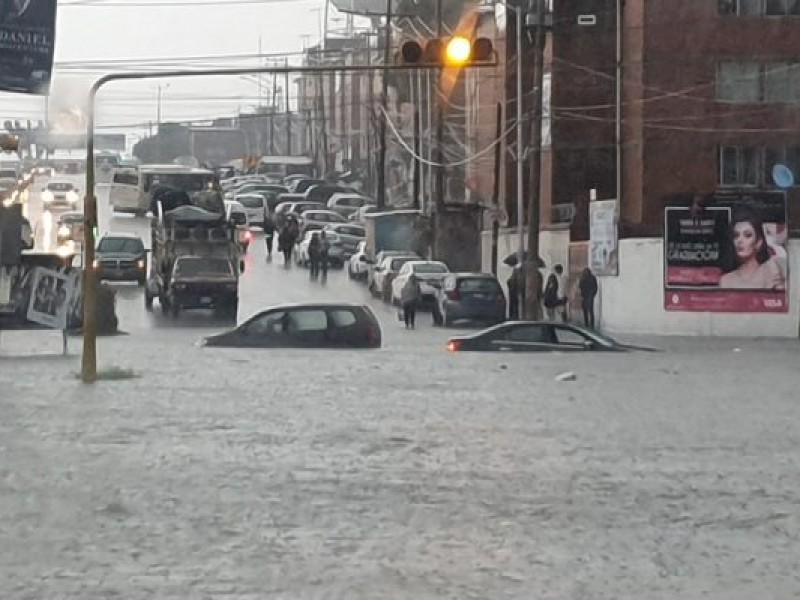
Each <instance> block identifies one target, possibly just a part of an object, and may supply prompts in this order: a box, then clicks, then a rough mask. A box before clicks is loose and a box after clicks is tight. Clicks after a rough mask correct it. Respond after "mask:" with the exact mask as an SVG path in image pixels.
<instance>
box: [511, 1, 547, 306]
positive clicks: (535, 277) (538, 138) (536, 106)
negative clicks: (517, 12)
mask: <svg viewBox="0 0 800 600" xmlns="http://www.w3.org/2000/svg"><path fill="white" fill-rule="evenodd" d="M534 2H536V24H535V28H536V29H535V33H534V42H533V43H534V49H533V51H534V78H535V80H534V82H535V86H534V92H533V122H532V124H531V126H532V127H533V131H532V135H531V171H530V175H531V177H530V181H531V190H530V193H531V196H530V203H529V205H528V262H527V263H526V264H525V267H524V268H525V307H524V308H525V313H524V314H525V317H526V318H528V319H540V318H541V316H542V315H541V313H542V308H541V307H542V304H541V291H542V275H541V273H540V272H539V207H540V202H539V200H540V199H539V194H540V191H541V180H542V87H543V84H544V46H545V36H546V30H545V23H544V19H545V10H544V9H545V4H544V3H545V0H534ZM517 101H518V102H520V103H521V102H522V98H521V97H520V98H518V100H517Z"/></svg>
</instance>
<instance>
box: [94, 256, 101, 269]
mask: <svg viewBox="0 0 800 600" xmlns="http://www.w3.org/2000/svg"><path fill="white" fill-rule="evenodd" d="M99 266H100V261H99V260H98V259H96V258H95V259H94V261H93V262H92V268H93V269H96V268H98V267H99Z"/></svg>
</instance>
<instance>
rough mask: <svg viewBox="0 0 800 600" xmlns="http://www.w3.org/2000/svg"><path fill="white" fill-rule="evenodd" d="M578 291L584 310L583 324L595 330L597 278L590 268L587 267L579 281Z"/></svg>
mask: <svg viewBox="0 0 800 600" xmlns="http://www.w3.org/2000/svg"><path fill="white" fill-rule="evenodd" d="M578 289H580V292H581V308H582V309H583V324H584V325H585V326H586V327H588V328H589V329H594V299H595V297H596V296H597V277H595V275H594V273H592V270H591V269H590V268H589V267H586V268H585V269H584V270H583V272H582V273H581V278H580V280H578Z"/></svg>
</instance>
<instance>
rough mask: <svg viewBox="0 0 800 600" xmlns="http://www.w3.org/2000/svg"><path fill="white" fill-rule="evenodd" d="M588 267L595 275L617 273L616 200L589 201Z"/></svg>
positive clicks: (613, 274) (614, 274)
mask: <svg viewBox="0 0 800 600" xmlns="http://www.w3.org/2000/svg"><path fill="white" fill-rule="evenodd" d="M589 239H590V242H589V268H590V269H591V270H592V271H593V272H594V274H595V275H599V276H603V275H605V276H608V275H612V276H616V275H619V257H618V250H617V201H616V200H596V201H594V202H590V203H589Z"/></svg>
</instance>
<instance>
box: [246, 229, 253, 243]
mask: <svg viewBox="0 0 800 600" xmlns="http://www.w3.org/2000/svg"><path fill="white" fill-rule="evenodd" d="M244 239H245V241H247V242H249V241H250V240H251V239H253V234H252V233H250V232H249V231H246V232H245V234H244Z"/></svg>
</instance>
